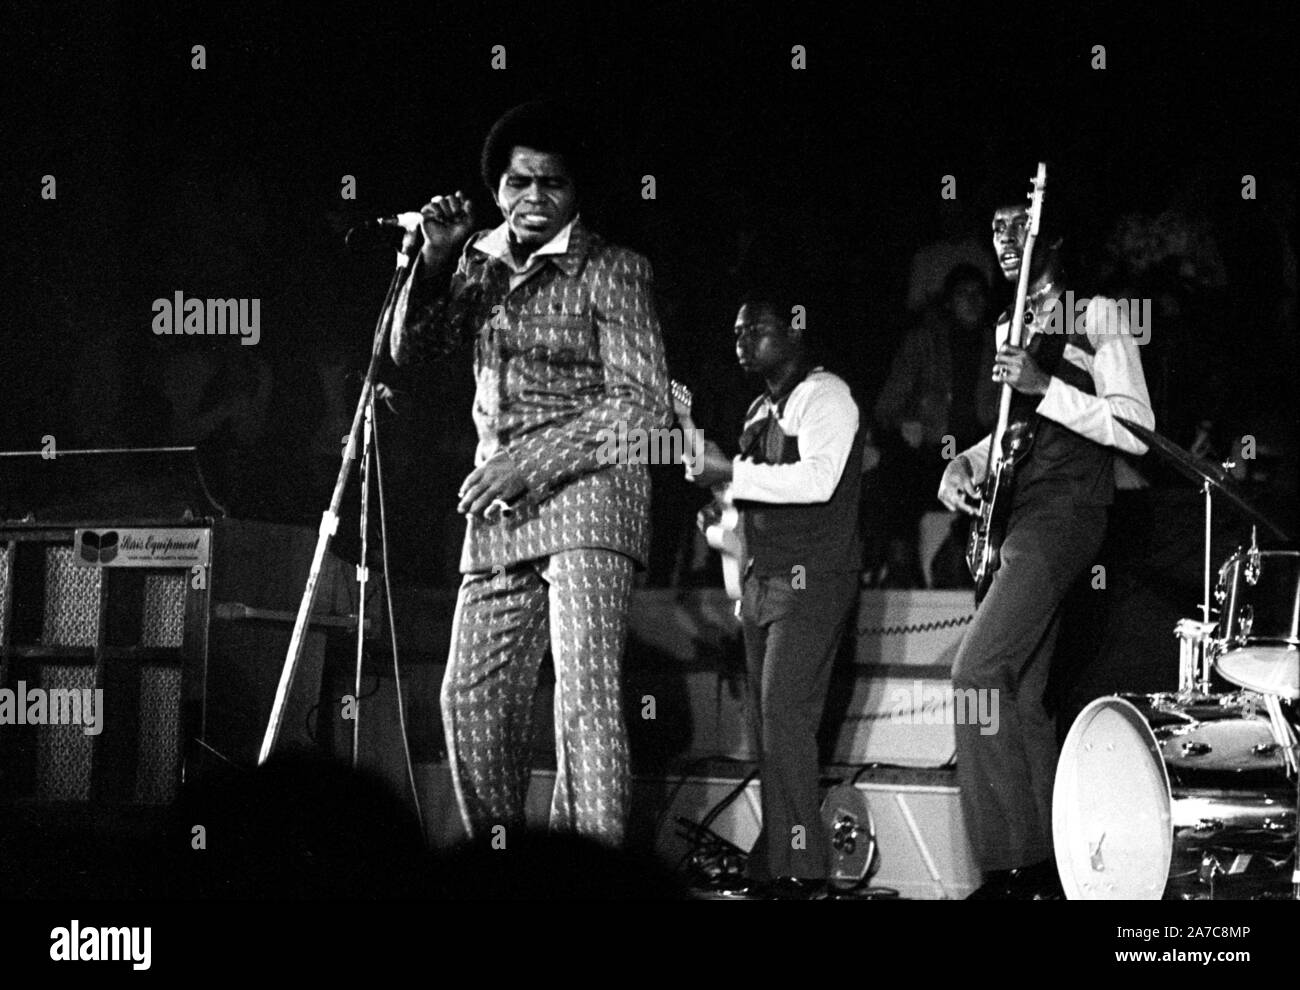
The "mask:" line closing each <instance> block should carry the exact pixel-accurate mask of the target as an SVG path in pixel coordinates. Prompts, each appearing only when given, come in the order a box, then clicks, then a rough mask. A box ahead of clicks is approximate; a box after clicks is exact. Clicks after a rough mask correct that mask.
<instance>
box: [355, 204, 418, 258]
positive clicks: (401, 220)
mask: <svg viewBox="0 0 1300 990" xmlns="http://www.w3.org/2000/svg"><path fill="white" fill-rule="evenodd" d="M422 219H423V218H422V217H421V215H420V214H419V213H418V212H413V213H394V214H391V215H389V216H386V217H375V218H374V219H373V220H362V221H361V223H359V224H357V225H356V226H355V227H353V228H351V229H350V230H349V231H348V232H347V234H345V235H344V237H343V243H344V244H346V245H347V246H348V247H352V240H353V238H354V237H355V236H356V235H358V234H362V235H366V236H367V238H370V237H373V236H374V235H375V234H376V233H377V232H384V231H389V230H400V231H402V232H403V235H404V236H403V238H402V249H403V253H406V252H409V251H410V250H411V247H412V246H413V245H414V244H415V243H416V238H417V235H418V234H419V231H420V221H421V220H422Z"/></svg>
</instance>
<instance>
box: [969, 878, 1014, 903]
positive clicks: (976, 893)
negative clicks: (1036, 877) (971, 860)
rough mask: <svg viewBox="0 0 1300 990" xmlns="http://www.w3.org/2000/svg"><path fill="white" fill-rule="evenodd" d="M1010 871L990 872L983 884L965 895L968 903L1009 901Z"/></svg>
mask: <svg viewBox="0 0 1300 990" xmlns="http://www.w3.org/2000/svg"><path fill="white" fill-rule="evenodd" d="M1012 872H1013V871H1011V870H990V871H989V872H987V873H985V874H984V882H983V883H982V884H980V885H979V886H978V887H976V888H975V889H974V890H973V891H971V892H970V893H969V894H967V895H966V900H968V901H1009V900H1011V874H1012Z"/></svg>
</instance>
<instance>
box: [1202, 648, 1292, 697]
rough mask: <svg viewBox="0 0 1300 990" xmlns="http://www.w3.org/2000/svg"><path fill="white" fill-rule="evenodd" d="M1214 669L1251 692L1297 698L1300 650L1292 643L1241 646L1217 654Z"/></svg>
mask: <svg viewBox="0 0 1300 990" xmlns="http://www.w3.org/2000/svg"><path fill="white" fill-rule="evenodd" d="M1214 668H1215V670H1217V671H1218V672H1219V673H1220V674H1222V675H1223V677H1224V678H1225V679H1227V680H1229V681H1231V682H1232V683H1233V684H1237V685H1239V686H1241V687H1244V688H1247V689H1249V690H1251V691H1260V692H1262V693H1263V694H1276V695H1279V696H1280V697H1283V698H1286V699H1287V700H1288V701H1296V700H1297V699H1300V651H1297V650H1296V648H1295V647H1294V646H1267V645H1260V646H1243V647H1240V648H1238V649H1235V650H1229V651H1228V652H1227V653H1224V654H1223V655H1222V656H1220V657H1219V659H1217V660H1215V661H1214Z"/></svg>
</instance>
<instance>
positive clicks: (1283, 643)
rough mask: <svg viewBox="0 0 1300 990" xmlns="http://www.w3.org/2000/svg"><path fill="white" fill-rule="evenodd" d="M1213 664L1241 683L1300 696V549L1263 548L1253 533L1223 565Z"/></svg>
mask: <svg viewBox="0 0 1300 990" xmlns="http://www.w3.org/2000/svg"><path fill="white" fill-rule="evenodd" d="M1215 598H1216V599H1217V600H1218V602H1219V626H1218V630H1217V632H1216V635H1215V638H1214V640H1213V642H1212V644H1211V646H1210V652H1211V654H1212V657H1213V666H1214V669H1215V670H1217V671H1218V672H1219V673H1220V674H1221V675H1222V676H1223V677H1224V678H1225V679H1227V680H1229V681H1231V682H1232V683H1233V684H1236V685H1238V686H1239V687H1244V688H1247V689H1249V690H1252V691H1259V692H1261V693H1262V694H1265V695H1277V696H1278V697H1280V698H1285V699H1287V700H1289V701H1295V700H1298V699H1300V553H1297V552H1296V551H1294V550H1261V549H1260V548H1259V546H1258V545H1257V541H1256V539H1255V536H1254V535H1253V534H1252V538H1251V547H1250V549H1249V550H1242V549H1241V548H1238V549H1237V550H1236V552H1234V553H1233V554H1232V555H1231V556H1230V557H1229V558H1228V559H1227V560H1226V561H1224V563H1223V566H1222V567H1220V568H1219V585H1218V588H1217V590H1216V591H1215Z"/></svg>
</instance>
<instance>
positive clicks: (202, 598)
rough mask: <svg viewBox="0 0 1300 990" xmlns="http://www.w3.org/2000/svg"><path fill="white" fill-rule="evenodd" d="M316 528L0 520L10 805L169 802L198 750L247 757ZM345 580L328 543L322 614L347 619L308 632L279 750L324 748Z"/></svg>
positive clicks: (3, 746)
mask: <svg viewBox="0 0 1300 990" xmlns="http://www.w3.org/2000/svg"><path fill="white" fill-rule="evenodd" d="M160 533H161V534H169V535H164V536H161V537H160V536H159V534H160ZM151 538H152V539H153V541H154V542H153V544H152V545H149V544H148V541H149V540H150V539H151ZM166 539H172V540H173V542H174V543H175V544H177V545H178V546H180V547H181V549H180V550H179V551H177V552H176V553H175V554H172V552H171V550H170V549H169V548H166V547H164V548H163V549H161V550H159V549H158V546H159V544H160V543H161V542H163V541H164V540H166ZM315 540H316V533H315V531H313V530H311V529H309V528H307V527H297V526H282V525H276V524H271V523H250V522H240V521H235V520H225V519H218V520H180V521H171V520H168V521H164V522H159V523H152V524H138V523H129V524H128V523H123V524H121V525H116V524H112V523H109V524H105V523H103V522H102V521H101V522H87V523H85V524H73V523H69V524H62V523H61V524H58V525H53V524H40V523H25V522H14V523H5V524H0V801H10V802H12V801H21V802H32V801H34V802H41V803H44V802H78V803H84V802H90V803H110V804H133V805H163V804H168V803H170V802H172V801H173V800H174V799H175V797H176V795H177V792H178V789H179V787H180V784H181V781H182V778H183V776H184V773H185V768H186V765H187V763H189V764H192V763H193V762H194V761H195V759H196V758H198V757H199V756H203V757H204V758H205V759H214V760H219V761H223V762H229V763H234V764H238V765H245V766H251V765H253V763H254V762H255V760H256V756H257V749H258V746H259V744H260V741H261V737H262V733H263V731H264V729H265V726H266V723H267V719H268V717H269V714H270V710H271V704H272V700H273V698H274V695H275V689H276V684H277V682H278V679H279V675H280V670H281V667H282V665H283V663H284V659H285V655H286V652H287V649H288V644H289V638H290V634H291V631H292V617H293V615H294V614H295V613H296V611H297V606H298V600H299V598H300V597H301V594H302V589H303V587H304V585H305V583H306V579H307V572H308V569H309V566H310V561H311V555H312V551H313V549H314V546H315ZM131 547H137V548H140V547H144V548H145V549H144V550H142V551H141V552H139V553H136V554H135V559H134V560H124V559H123V558H124V557H128V556H129V555H130V548H131ZM191 547H193V548H195V549H191ZM151 554H152V555H153V557H156V558H157V559H156V560H155V559H152V557H151V556H150V555H151ZM187 554H188V555H189V556H187ZM193 554H197V555H198V558H201V559H200V560H199V562H197V563H194V562H192V561H193V560H195V559H197V558H195V557H194V556H193ZM123 565H125V566H123ZM350 576H351V568H349V567H347V566H345V565H344V564H343V563H342V562H341V561H339V560H338V559H337V558H333V557H331V556H328V555H327V557H326V568H325V572H324V573H323V574H322V580H321V592H320V595H319V597H318V600H317V608H316V612H315V616H317V617H325V616H331V615H334V614H335V613H336V611H337V610H339V609H341V610H342V612H343V613H345V616H344V617H340V618H335V619H334V620H333V621H334V626H333V627H330V626H322V625H317V624H316V623H315V622H314V623H313V625H312V626H311V627H310V629H309V632H308V636H307V643H306V646H305V649H304V653H303V657H302V660H301V661H300V663H299V669H298V673H297V676H296V677H295V681H294V690H293V693H292V695H291V699H290V704H289V707H288V709H287V714H286V717H285V721H284V723H283V728H282V731H281V735H280V740H281V742H280V745H281V746H283V747H284V748H294V747H298V748H305V747H311V746H313V745H314V743H313V740H312V738H311V736H310V734H309V731H308V728H307V726H308V716H309V715H310V713H311V710H312V709H313V708H314V707H315V705H316V704H317V701H318V695H319V689H320V682H321V667H322V664H323V659H324V651H325V645H326V633H325V629H327V628H333V629H336V630H337V631H339V632H342V633H343V634H344V637H345V638H346V635H347V628H346V627H347V624H348V620H347V618H346V613H348V612H349V611H351V612H355V611H356V610H355V608H352V607H351V601H350V596H349V592H350V591H352V589H351V588H350V587H348V586H347V582H348V580H349V579H350ZM354 593H355V592H354V591H353V592H352V594H354Z"/></svg>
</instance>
